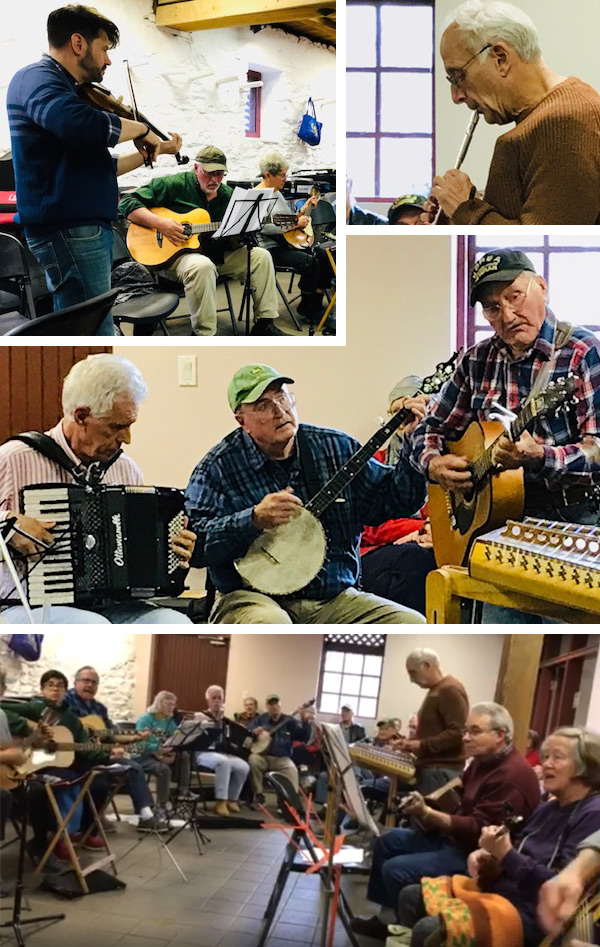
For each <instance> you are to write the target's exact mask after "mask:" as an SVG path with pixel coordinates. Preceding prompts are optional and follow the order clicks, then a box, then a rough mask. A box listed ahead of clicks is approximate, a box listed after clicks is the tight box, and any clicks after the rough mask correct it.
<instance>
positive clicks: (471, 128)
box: [431, 112, 480, 226]
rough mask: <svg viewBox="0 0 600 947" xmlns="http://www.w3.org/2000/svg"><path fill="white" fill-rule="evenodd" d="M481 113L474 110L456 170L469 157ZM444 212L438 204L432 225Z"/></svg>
mask: <svg viewBox="0 0 600 947" xmlns="http://www.w3.org/2000/svg"><path fill="white" fill-rule="evenodd" d="M479 118H480V115H479V112H473V114H472V116H471V119H470V121H469V124H468V126H467V130H466V132H465V137H464V138H463V142H462V145H461V146H460V151H459V152H458V155H457V158H456V161H455V162H454V170H455V171H460V169H461V166H462V163H463V161H464V160H465V158H466V157H467V151H468V150H469V145H470V144H471V139H472V137H473V135H474V134H475V129H476V128H477V122H478V121H479ZM441 213H442V206H441V204H440V205H439V206H438V209H437V211H436V214H435V217H434V218H433V220H432V221H431V224H432V226H434V225H435V224H437V222H438V221H439V219H440V216H441Z"/></svg>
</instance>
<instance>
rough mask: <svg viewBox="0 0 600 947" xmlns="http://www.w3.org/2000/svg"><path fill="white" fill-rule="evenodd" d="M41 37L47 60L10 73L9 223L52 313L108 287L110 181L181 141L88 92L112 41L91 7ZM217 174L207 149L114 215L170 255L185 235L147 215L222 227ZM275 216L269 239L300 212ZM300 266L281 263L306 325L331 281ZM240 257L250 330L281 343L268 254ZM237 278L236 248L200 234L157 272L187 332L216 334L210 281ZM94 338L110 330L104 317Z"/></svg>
mask: <svg viewBox="0 0 600 947" xmlns="http://www.w3.org/2000/svg"><path fill="white" fill-rule="evenodd" d="M47 32H48V45H49V53H48V54H47V55H44V56H43V57H42V59H41V60H40V61H39V62H37V63H33V64H31V65H29V66H25V67H24V68H22V69H20V70H19V71H18V72H17V73H16V74H15V76H13V79H12V81H11V82H10V85H9V90H8V95H7V110H8V115H9V125H10V133H11V142H12V158H13V163H14V170H15V181H16V193H17V205H18V208H19V217H20V220H21V223H22V225H23V227H24V229H25V236H26V239H27V243H28V246H29V248H30V250H31V252H32V253H33V255H34V256H35V257H36V258H37V260H38V261H39V263H40V264H41V265H42V267H44V269H45V271H46V281H47V283H48V289H49V291H50V292H51V293H52V294H53V304H54V309H55V310H58V309H62V308H65V307H67V306H71V305H76V304H78V303H82V302H84V301H85V300H87V299H90V298H92V297H93V296H97V295H99V294H101V293H104V292H107V291H108V290H109V289H110V287H111V265H112V258H113V234H112V227H113V224H114V223H115V222H116V220H117V205H118V188H117V175H120V174H124V173H127V172H129V171H132V170H134V169H136V168H139V167H140V166H141V165H142V163H143V162H144V161H145V162H146V163H147V164H149V165H150V167H151V166H152V163H153V162H154V161H155V160H156V159H157V157H158V156H159V155H161V154H169V155H176V154H178V153H179V150H180V148H181V146H182V138H181V135H179V134H178V133H176V132H171V133H170V138H169V139H168V140H167V141H162V140H161V139H160V138H159V137H158V136H157V135H156V134H155V133H154V132H152V131H151V130H150V128H149V126H148V125H146V123H145V122H143V121H137V120H134V119H133V118H124V117H121V116H120V114H118V113H119V109H113V108H111V97H110V94H109V95H108V96H107V97H106V107H105V109H104V108H103V105H104V97H103V95H102V89H101V90H100V92H98V87H97V86H96V85H95V84H96V83H98V82H101V81H102V78H103V76H104V73H105V71H106V69H107V68H108V66H110V64H111V60H110V58H109V55H108V51H109V49H114V48H115V47H116V46H117V45H118V43H119V39H120V35H119V29H118V27H117V25H116V24H115V23H113V22H112V21H111V20H109V19H108V18H107V17H104V16H103V15H102V14H101V13H99V12H98V11H97V10H95V9H93V8H91V7H85V6H82V5H71V6H65V7H60V8H58V9H56V10H53V11H52V12H51V13H50V15H49V17H48V24H47ZM90 87H91V91H90ZM91 103H94V104H93V105H92V104H91ZM42 112H43V120H40V115H41V113H42ZM132 114H135V113H132ZM127 141H132V142H133V143H134V145H135V147H136V149H137V150H136V151H134V152H132V153H131V154H126V155H119V157H118V158H113V156H112V154H111V152H110V150H109V149H110V148H112V147H114V146H115V145H117V144H120V143H122V142H127ZM84 152H85V155H84V157H83V158H82V154H84ZM267 157H268V156H267ZM279 157H280V156H278V158H279ZM270 166H271V165H269V167H270ZM226 172H227V164H226V158H225V155H224V154H223V151H222V150H221V149H220V148H217V147H215V146H214V145H209V146H207V147H204V148H202V149H200V150H199V152H198V153H197V155H196V161H195V164H194V169H193V170H192V171H183V172H180V173H176V174H174V175H170V176H166V177H161V178H153V179H152V180H151V181H150V182H149V183H148V184H147V185H145V186H143V187H141V188H138V189H136V190H135V191H134V192H132V193H129V194H127V195H126V196H125V197H124V198H123V200H122V201H121V204H120V209H121V212H122V213H123V214H124V216H126V217H128V218H129V220H131V221H133V222H135V223H138V224H140V225H141V226H142V227H150V228H152V229H153V230H155V231H156V230H158V231H159V232H160V233H161V234H163V235H164V237H165V239H166V241H167V242H168V244H169V246H171V247H172V249H173V253H174V254H175V253H176V252H177V250H178V248H179V247H180V246H181V244H182V243H184V242H186V239H187V238H186V239H184V238H183V228H182V226H181V224H180V223H179V222H178V220H177V219H175V218H173V219H168V220H167V219H165V218H162V217H158V215H155V214H153V213H152V212H151V208H153V207H154V208H157V207H162V208H167V209H168V210H170V211H172V212H174V213H175V214H187V213H189V211H191V210H197V209H199V208H200V209H203V210H205V211H207V212H208V216H209V219H210V220H211V221H221V220H222V219H223V216H224V213H225V210H226V208H227V205H228V203H229V200H230V197H231V194H232V190H231V188H229V187H228V186H227V185H226V184H224V183H223V179H224V177H225V174H226ZM263 186H264V185H263ZM280 186H281V185H280ZM283 203H285V202H283ZM285 213H286V215H287V216H288V217H289V218H290V220H289V223H288V224H287V225H285V226H283V227H282V228H281V229H280V230H279V231H278V232H279V233H282V232H283V231H284V230H288V229H289V230H292V229H294V228H295V227H296V226H297V223H296V221H297V219H298V217H299V216H300V221H301V222H300V226H301V227H306V223H302V220H303V219H305V218H303V215H297V214H294V215H292V213H291V211H290V208H289V207H288V206H287V204H286V205H285ZM307 259H308V255H307ZM310 259H313V260H314V262H313V263H312V264H311V263H307V261H306V259H305V258H304V253H303V254H302V255H300V254H297V255H296V256H295V257H294V263H293V264H289V265H293V266H294V268H297V269H298V270H299V271H300V272H302V273H303V277H304V279H305V283H306V286H309V285H310V289H309V290H303V294H304V297H303V303H302V307H301V309H300V312H301V314H302V313H304V315H306V316H307V317H308V318H309V319H310V321H311V322H314V321H315V318H316V316H317V315H318V313H319V311H320V307H319V306H318V299H319V296H318V293H319V292H320V291H321V290H322V289H324V288H326V287H327V286H328V285H329V282H330V279H331V274H330V272H329V271H328V270H327V268H326V267H325V266H324V265H323V260H322V255H321V252H320V251H318V252H317V253H316V256H315V257H314V258H313V257H310ZM251 260H252V262H251V286H252V294H253V299H254V319H255V322H254V326H253V328H252V334H254V335H261V336H263V335H285V333H283V332H281V331H280V330H279V329H277V328H276V327H275V324H274V323H275V320H277V317H278V314H279V313H278V300H277V291H276V285H275V273H274V269H273V262H272V259H271V256H270V254H269V253H267V252H265V251H264V249H263V248H261V247H254V248H253V250H252V254H251ZM90 261H91V262H90ZM141 262H144V261H141ZM286 265H287V264H286ZM311 267H314V269H315V275H316V276H318V278H317V280H316V282H314V281H313V279H312V278H311V279H310V280H309V279H308V274H306V273H305V270H307V269H309V270H310V269H311ZM245 271H246V251H245V248H244V247H240V246H236V247H235V248H232V246H231V241H230V240H228V239H222V240H212V239H211V238H210V235H209V236H208V239H207V240H205V241H203V242H202V252H196V253H190V252H186V253H185V254H184V255H183V256H180V257H179V258H178V259H176V260H175V261H174V262H173V265H172V266H171V267H170V268H169V270H168V273H169V275H170V276H171V277H172V278H174V279H176V280H178V281H179V282H181V283H183V285H184V287H185V294H186V299H187V302H188V306H189V312H190V317H191V322H192V331H193V333H194V334H195V335H214V334H215V333H216V331H217V312H216V309H217V303H216V286H215V283H216V277H217V275H221V276H232V277H235V278H240V279H243V278H244V276H245ZM317 271H318V272H317ZM313 287H314V288H313ZM98 334H101V335H113V334H114V324H113V319H112V316H111V315H110V314H109V315H108V316H107V317H106V319H105V320H104V323H103V325H102V326H101V328H100V330H99V332H98Z"/></svg>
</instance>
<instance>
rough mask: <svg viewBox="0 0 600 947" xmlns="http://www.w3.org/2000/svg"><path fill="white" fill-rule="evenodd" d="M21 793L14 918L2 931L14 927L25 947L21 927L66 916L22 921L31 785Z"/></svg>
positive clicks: (58, 915)
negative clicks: (21, 807)
mask: <svg viewBox="0 0 600 947" xmlns="http://www.w3.org/2000/svg"><path fill="white" fill-rule="evenodd" d="M20 793H21V794H22V797H23V800H24V801H23V809H22V813H21V822H20V825H19V828H18V834H19V860H18V863H17V882H16V885H15V894H14V899H13V906H12V918H11V919H10V921H3V922H2V923H1V924H0V929H1V928H3V927H12V929H13V934H14V937H15V940H16V942H17V947H25V941H24V940H23V934H22V933H21V927H23V925H24V924H43V923H45V922H47V921H64V919H65V915H64V914H48V915H46V916H45V917H28V918H27V919H26V920H22V919H21V905H22V903H23V891H24V889H25V885H24V884H23V875H24V873H25V851H26V848H25V845H26V842H27V817H28V815H29V783H28V781H25V783H24V784H23V785H22V787H21V789H20Z"/></svg>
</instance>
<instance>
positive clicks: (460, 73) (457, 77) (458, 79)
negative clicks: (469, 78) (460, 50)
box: [446, 43, 492, 89]
mask: <svg viewBox="0 0 600 947" xmlns="http://www.w3.org/2000/svg"><path fill="white" fill-rule="evenodd" d="M491 48H492V44H491V43H488V44H487V46H484V47H483V49H480V50H479V52H478V53H475V55H474V56H471V58H470V59H467V61H466V63H464V65H462V66H460V67H459V68H458V69H453V70H452V75H451V76H446V79H447V80H448V82H449V83H450V85H451V86H454V88H455V89H460V87H461V85H462V84H463V82H464V81H465V78H466V75H465V73H466V71H467V69H468V67H469V66H470V65H471V63H472V62H474V61H475V60H476V59H477V57H478V56H481V54H482V53H485V51H486V49H491Z"/></svg>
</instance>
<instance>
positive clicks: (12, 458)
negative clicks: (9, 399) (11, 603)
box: [0, 421, 143, 602]
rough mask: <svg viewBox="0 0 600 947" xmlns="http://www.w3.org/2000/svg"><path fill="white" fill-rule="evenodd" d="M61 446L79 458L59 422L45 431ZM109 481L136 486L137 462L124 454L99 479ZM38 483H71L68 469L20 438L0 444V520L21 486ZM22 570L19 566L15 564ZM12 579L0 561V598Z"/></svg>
mask: <svg viewBox="0 0 600 947" xmlns="http://www.w3.org/2000/svg"><path fill="white" fill-rule="evenodd" d="M46 433H47V434H48V435H49V436H50V437H51V438H52V439H53V440H55V441H56V443H57V444H58V445H59V446H60V447H62V449H63V450H64V451H65V453H66V454H68V456H69V457H70V458H71V459H72V460H73V461H75V462H76V463H81V461H80V459H79V458H78V457H77V455H76V454H74V453H73V451H72V450H71V448H70V446H69V443H68V441H67V439H66V437H65V435H64V431H63V429H62V422H61V421H59V423H58V424H57V425H56V427H53V428H52V429H51V430H50V431H47V432H46ZM102 482H103V483H105V484H107V485H109V484H113V485H117V484H127V485H129V486H136V485H138V484H142V483H143V477H142V471H141V470H140V468H139V467H138V465H137V464H136V463H135V462H134V461H133V460H131V458H129V457H126V456H125V455H124V454H121V456H120V457H119V458H118V459H117V460H116V461H115V462H114V464H112V466H110V467H109V468H108V470H107V472H106V475H105V477H104V479H103V481H102ZM42 483H73V478H72V477H71V474H70V473H69V471H68V470H65V469H64V468H63V467H60V466H59V465H58V464H56V463H55V462H54V461H53V460H49V459H48V458H47V457H44V456H43V454H40V453H38V451H36V450H34V449H33V448H32V447H28V446H27V445H26V444H23V442H22V441H8V442H7V443H6V444H2V446H0V522H1V521H3V520H5V519H6V518H7V513H8V511H9V510H13V511H14V512H17V511H19V510H20V509H21V506H20V492H21V490H22V489H23V487H28V486H31V485H33V484H42ZM17 568H18V569H19V571H20V572H21V574H23V569H21V568H20V567H19V565H17ZM15 595H16V593H15V589H14V583H13V581H12V579H11V577H10V574H9V572H8V570H7V568H6V566H5V565H3V564H0V602H3V601H4V600H5V599H6V598H7V597H9V596H10V597H15Z"/></svg>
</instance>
